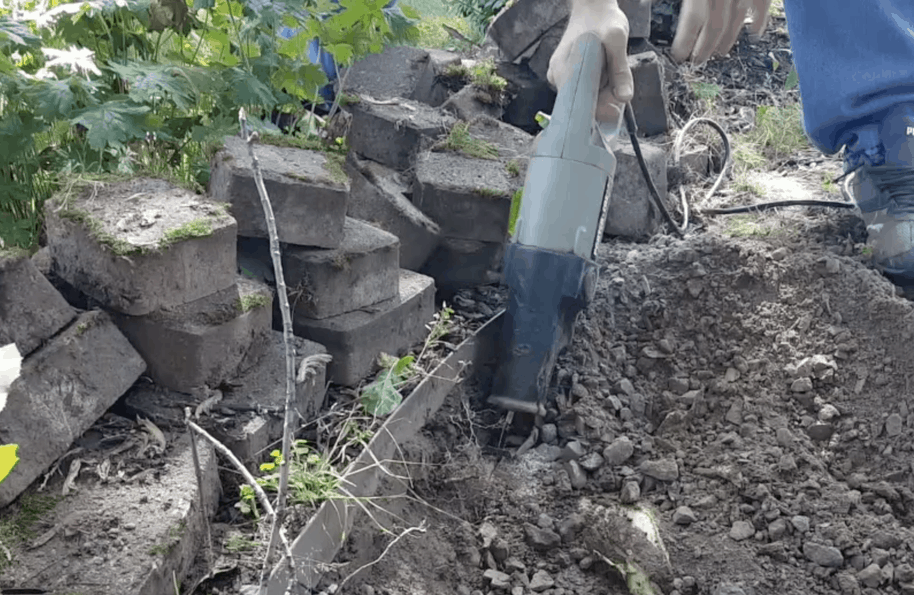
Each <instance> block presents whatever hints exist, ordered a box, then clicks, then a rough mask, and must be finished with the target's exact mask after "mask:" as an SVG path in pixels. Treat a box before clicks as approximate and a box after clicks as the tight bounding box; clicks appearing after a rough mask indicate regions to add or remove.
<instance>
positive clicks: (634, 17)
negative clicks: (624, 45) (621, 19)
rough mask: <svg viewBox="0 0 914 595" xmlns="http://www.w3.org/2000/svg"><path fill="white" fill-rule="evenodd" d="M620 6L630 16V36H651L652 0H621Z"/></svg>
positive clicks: (645, 37)
mask: <svg viewBox="0 0 914 595" xmlns="http://www.w3.org/2000/svg"><path fill="white" fill-rule="evenodd" d="M619 8H620V9H621V10H622V12H624V13H625V16H626V17H627V18H628V38H629V39H647V38H648V37H650V36H651V0H619Z"/></svg>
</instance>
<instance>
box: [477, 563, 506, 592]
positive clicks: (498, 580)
mask: <svg viewBox="0 0 914 595" xmlns="http://www.w3.org/2000/svg"><path fill="white" fill-rule="evenodd" d="M482 576H483V578H485V579H486V581H488V582H489V585H490V586H491V587H492V588H493V589H501V590H507V589H509V588H511V576H510V575H508V574H505V573H504V572H501V571H498V570H495V569H493V568H490V569H488V570H486V571H485V572H484V573H483V574H482Z"/></svg>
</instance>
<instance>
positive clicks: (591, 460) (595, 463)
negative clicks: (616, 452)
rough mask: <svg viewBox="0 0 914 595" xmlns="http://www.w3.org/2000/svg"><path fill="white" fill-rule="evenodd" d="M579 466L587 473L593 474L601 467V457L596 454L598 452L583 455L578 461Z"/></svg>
mask: <svg viewBox="0 0 914 595" xmlns="http://www.w3.org/2000/svg"><path fill="white" fill-rule="evenodd" d="M579 464H580V465H581V468H582V469H584V470H585V471H589V472H590V473H593V472H594V471H596V470H597V469H599V468H600V467H602V466H603V457H602V456H600V453H598V452H592V453H588V454H586V455H584V457H583V458H582V459H581V460H580V462H579Z"/></svg>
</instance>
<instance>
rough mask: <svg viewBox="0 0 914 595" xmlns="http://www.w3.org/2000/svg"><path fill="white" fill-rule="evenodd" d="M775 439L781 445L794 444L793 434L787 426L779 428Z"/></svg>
mask: <svg viewBox="0 0 914 595" xmlns="http://www.w3.org/2000/svg"><path fill="white" fill-rule="evenodd" d="M775 439H776V440H777V442H778V444H779V445H780V446H790V445H791V444H793V434H792V433H791V431H790V430H788V429H787V428H778V429H777V432H775Z"/></svg>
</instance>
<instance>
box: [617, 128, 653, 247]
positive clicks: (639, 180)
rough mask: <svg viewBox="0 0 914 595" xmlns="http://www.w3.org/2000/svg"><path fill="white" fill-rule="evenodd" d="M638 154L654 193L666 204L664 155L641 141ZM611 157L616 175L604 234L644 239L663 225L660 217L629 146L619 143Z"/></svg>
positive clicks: (633, 151) (628, 143)
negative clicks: (615, 163)
mask: <svg viewBox="0 0 914 595" xmlns="http://www.w3.org/2000/svg"><path fill="white" fill-rule="evenodd" d="M641 154H642V156H643V157H644V162H645V164H646V165H647V170H648V172H649V173H650V174H651V179H652V180H653V181H654V186H655V187H656V188H657V193H658V194H659V195H660V198H661V200H664V201H666V194H667V169H666V152H665V151H664V150H663V149H662V148H660V147H657V146H654V145H651V144H647V143H645V142H642V143H641ZM615 157H616V160H617V165H616V174H615V176H614V178H613V185H612V189H611V194H610V203H609V210H608V212H607V217H606V227H605V228H604V234H605V235H607V236H615V237H622V238H629V239H645V238H648V237H650V236H651V235H652V234H654V233H655V232H656V231H657V230H658V229H659V227H660V225H661V224H662V222H663V219H662V215H661V214H660V212H659V211H658V209H657V207H656V205H655V204H654V201H653V199H652V198H651V194H650V189H649V188H648V185H647V181H646V180H645V179H644V174H643V173H642V172H641V166H640V165H639V164H638V158H637V156H636V155H635V150H634V147H632V145H631V143H630V142H627V141H621V142H620V143H619V149H618V150H617V151H616V152H615Z"/></svg>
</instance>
